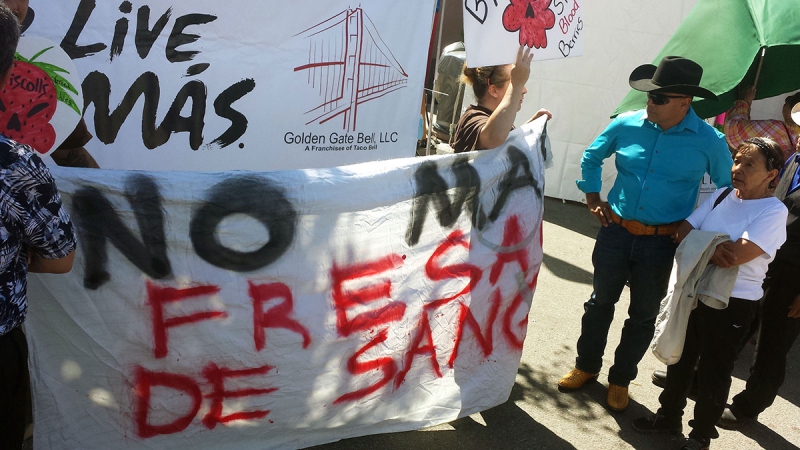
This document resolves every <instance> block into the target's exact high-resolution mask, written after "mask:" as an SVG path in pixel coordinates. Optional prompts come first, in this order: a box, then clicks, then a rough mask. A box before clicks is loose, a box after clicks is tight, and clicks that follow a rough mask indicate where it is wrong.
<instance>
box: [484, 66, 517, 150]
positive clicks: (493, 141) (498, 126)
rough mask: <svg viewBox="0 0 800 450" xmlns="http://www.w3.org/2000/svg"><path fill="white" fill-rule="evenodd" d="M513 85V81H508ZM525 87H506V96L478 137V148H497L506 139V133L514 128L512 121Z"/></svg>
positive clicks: (515, 115)
mask: <svg viewBox="0 0 800 450" xmlns="http://www.w3.org/2000/svg"><path fill="white" fill-rule="evenodd" d="M509 83H513V81H509ZM524 87H525V86H515V85H513V84H511V85H509V86H508V90H506V95H505V96H504V97H503V100H501V101H500V105H498V106H497V108H495V110H494V112H492V115H491V116H489V120H487V121H486V125H485V126H484V127H483V130H481V134H480V135H479V136H478V146H479V147H480V148H495V147H499V146H501V145H502V144H503V142H505V141H506V138H508V133H510V132H511V128H512V127H513V126H514V119H515V118H516V117H517V110H518V109H519V102H520V100H521V99H522V89H523V88H524Z"/></svg>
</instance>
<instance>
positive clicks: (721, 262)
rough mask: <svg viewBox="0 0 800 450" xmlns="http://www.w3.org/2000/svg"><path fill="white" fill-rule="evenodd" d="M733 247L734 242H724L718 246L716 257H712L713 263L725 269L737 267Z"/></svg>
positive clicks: (715, 250) (715, 252) (715, 251)
mask: <svg viewBox="0 0 800 450" xmlns="http://www.w3.org/2000/svg"><path fill="white" fill-rule="evenodd" d="M732 245H733V242H723V243H721V244H719V245H717V248H716V249H714V255H713V256H711V262H712V263H714V264H716V265H718V266H719V267H722V268H723V269H727V268H729V267H733V266H735V265H736V259H737V258H736V254H735V253H733V249H732V248H731V246H732Z"/></svg>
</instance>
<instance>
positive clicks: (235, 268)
mask: <svg viewBox="0 0 800 450" xmlns="http://www.w3.org/2000/svg"><path fill="white" fill-rule="evenodd" d="M543 126H544V119H540V120H538V121H536V122H534V123H533V124H530V125H525V126H524V127H522V128H520V129H518V130H516V131H514V132H513V133H512V134H511V137H510V139H509V140H508V141H507V142H506V144H504V146H503V147H500V148H498V149H495V150H492V151H483V152H474V153H467V154H461V155H450V156H432V157H426V158H408V159H400V160H392V161H384V162H373V163H364V164H359V165H354V166H343V167H336V168H331V169H307V170H293V171H276V172H263V173H259V172H225V173H190V172H117V171H110V170H91V169H69V168H57V169H55V170H54V175H55V176H56V180H57V183H58V186H59V189H60V190H61V192H62V197H63V199H64V201H65V206H66V207H67V208H68V210H69V211H70V212H71V214H72V217H73V220H74V222H75V223H76V226H77V227H78V238H79V241H80V247H79V251H78V253H77V256H76V260H75V267H74V269H73V270H72V272H71V273H69V274H67V275H58V276H57V275H36V276H34V275H31V276H30V282H29V297H30V302H29V312H28V318H27V321H26V333H27V335H28V340H29V342H30V352H31V367H32V384H33V393H34V406H35V407H34V411H35V419H34V421H35V427H34V433H35V435H34V443H35V445H36V447H37V448H70V449H72V448H80V449H83V450H85V449H103V450H105V449H109V448H114V449H123V448H124V449H128V448H130V449H151V448H159V449H186V448H197V449H230V448H236V449H249V448H298V447H304V446H310V445H315V444H320V443H324V442H330V441H335V440H338V439H342V438H347V437H353V436H359V435H365V434H373V433H383V432H391V431H402V430H410V429H417V428H421V427H424V426H428V425H433V424H439V423H444V422H448V421H452V420H454V419H456V418H459V417H463V416H465V415H469V414H472V413H475V412H478V411H482V410H485V409H487V408H490V407H492V406H495V405H498V404H501V403H503V402H505V401H506V400H507V398H508V395H509V393H510V391H511V387H512V386H513V384H514V380H515V376H516V372H517V368H518V365H519V360H520V357H521V351H522V344H523V341H524V339H525V334H526V327H527V322H528V320H527V317H528V312H529V310H530V306H531V299H532V295H533V291H534V290H535V287H536V281H537V276H538V271H539V267H540V265H541V261H542V248H541V242H542V236H541V224H542V213H543V202H542V198H543V197H542V195H543V192H544V183H543V174H544V171H543V164H542V153H541V151H540V146H539V145H540V144H539V143H540V141H541V132H542V129H543Z"/></svg>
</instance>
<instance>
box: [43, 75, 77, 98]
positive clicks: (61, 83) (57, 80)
mask: <svg viewBox="0 0 800 450" xmlns="http://www.w3.org/2000/svg"><path fill="white" fill-rule="evenodd" d="M47 75H49V76H50V78H51V79H52V80H53V84H54V85H55V86H56V88H61V89H65V90H67V91H70V92H72V93H73V94H75V95H78V90H77V89H75V86H73V85H72V83H70V82H69V81H68V80H67V79H66V78H64V77H62V76H61V75H58V74H55V73H53V74H50V73H48V74H47Z"/></svg>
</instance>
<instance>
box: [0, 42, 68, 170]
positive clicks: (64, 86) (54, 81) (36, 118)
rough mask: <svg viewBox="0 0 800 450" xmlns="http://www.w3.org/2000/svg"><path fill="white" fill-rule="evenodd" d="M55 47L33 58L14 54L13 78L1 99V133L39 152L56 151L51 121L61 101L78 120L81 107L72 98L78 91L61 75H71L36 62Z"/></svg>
mask: <svg viewBox="0 0 800 450" xmlns="http://www.w3.org/2000/svg"><path fill="white" fill-rule="evenodd" d="M52 48H53V47H52V46H51V47H47V48H45V49H43V50H41V51H39V52H38V53H36V54H35V55H33V56H32V57H31V58H30V59H26V58H25V57H23V56H22V55H20V54H19V53H16V54H15V55H14V59H15V61H14V66H13V68H12V69H11V77H10V78H9V80H8V84H6V86H5V87H4V88H3V93H2V96H0V130H1V131H2V133H3V134H4V135H5V136H6V137H8V138H9V139H13V140H15V141H17V142H21V143H23V144H28V145H30V146H31V148H33V149H34V150H36V151H37V152H38V153H41V154H47V153H49V152H50V150H51V149H53V148H54V144H55V142H56V130H55V129H54V128H53V125H52V124H51V121H52V120H53V117H54V116H55V114H56V109H57V108H58V103H59V102H61V103H63V104H65V105H66V106H68V107H69V108H70V109H72V110H73V111H74V112H75V113H76V114H77V115H78V117H80V115H81V111H80V108H78V105H77V104H76V102H75V100H74V99H73V98H72V96H71V95H70V92H72V93H73V94H75V95H78V96H79V95H80V94H78V91H77V90H76V89H75V87H74V86H73V85H72V83H70V82H69V81H67V79H66V78H64V77H63V76H62V75H61V74H67V75H68V74H69V72H68V71H67V70H65V69H63V68H61V67H59V66H56V65H54V64H51V63H47V62H42V61H40V60H37V59H38V58H39V57H40V56H42V55H43V54H45V53H46V52H47V51H49V50H50V49H52Z"/></svg>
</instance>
